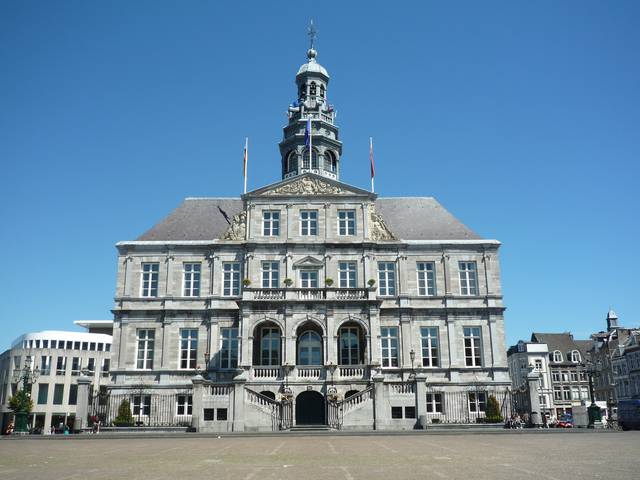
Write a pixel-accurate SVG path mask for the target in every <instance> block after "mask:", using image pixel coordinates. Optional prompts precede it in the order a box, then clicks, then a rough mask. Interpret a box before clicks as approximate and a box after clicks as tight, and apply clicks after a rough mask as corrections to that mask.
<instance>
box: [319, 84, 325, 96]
mask: <svg viewBox="0 0 640 480" xmlns="http://www.w3.org/2000/svg"><path fill="white" fill-rule="evenodd" d="M320 97H321V98H324V85H322V84H320Z"/></svg>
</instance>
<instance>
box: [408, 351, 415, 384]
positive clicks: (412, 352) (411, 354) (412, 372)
mask: <svg viewBox="0 0 640 480" xmlns="http://www.w3.org/2000/svg"><path fill="white" fill-rule="evenodd" d="M409 358H410V359H411V376H412V377H413V378H415V377H416V369H415V368H414V366H413V365H414V362H415V361H416V351H415V350H414V349H413V348H412V349H411V351H410V352H409Z"/></svg>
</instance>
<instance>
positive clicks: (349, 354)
mask: <svg viewBox="0 0 640 480" xmlns="http://www.w3.org/2000/svg"><path fill="white" fill-rule="evenodd" d="M363 338H364V336H363V335H362V329H361V328H360V326H359V325H357V324H355V323H349V324H345V326H343V327H340V330H339V331H338V363H339V364H340V365H362V364H363V363H364V345H363V341H362V340H363Z"/></svg>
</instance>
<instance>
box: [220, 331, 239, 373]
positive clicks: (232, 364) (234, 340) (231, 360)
mask: <svg viewBox="0 0 640 480" xmlns="http://www.w3.org/2000/svg"><path fill="white" fill-rule="evenodd" d="M220 336H221V338H222V342H221V345H220V368H224V369H229V368H238V329H237V328H221V329H220Z"/></svg>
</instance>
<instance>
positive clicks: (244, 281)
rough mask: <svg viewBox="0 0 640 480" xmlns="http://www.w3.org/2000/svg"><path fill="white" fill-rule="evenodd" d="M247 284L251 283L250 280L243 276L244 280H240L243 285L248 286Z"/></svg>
mask: <svg viewBox="0 0 640 480" xmlns="http://www.w3.org/2000/svg"><path fill="white" fill-rule="evenodd" d="M249 285H251V280H249V279H248V278H245V279H244V280H242V286H243V287H248V286H249Z"/></svg>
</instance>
